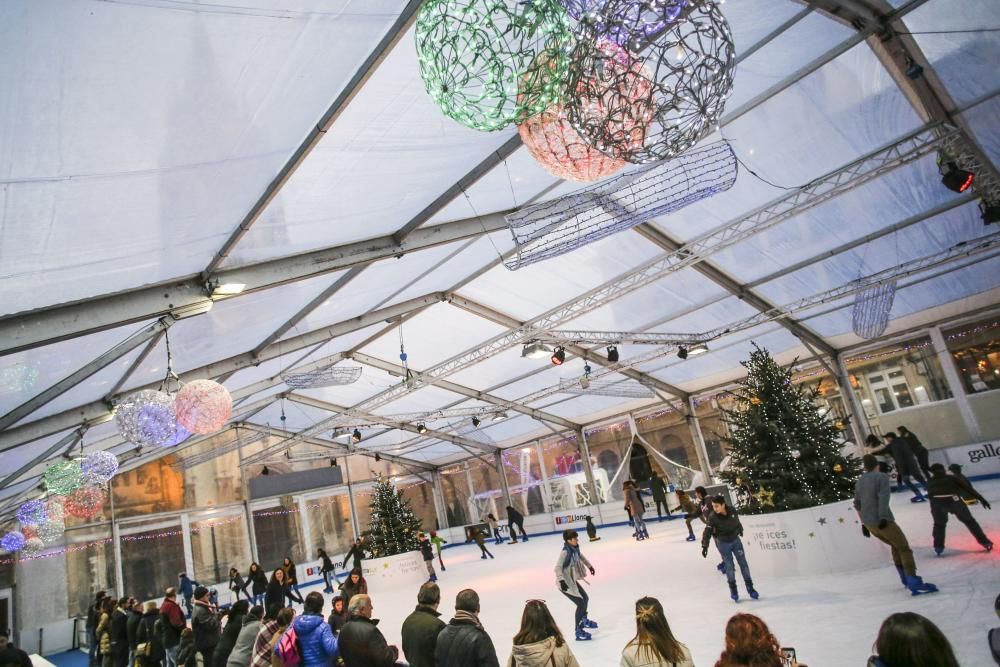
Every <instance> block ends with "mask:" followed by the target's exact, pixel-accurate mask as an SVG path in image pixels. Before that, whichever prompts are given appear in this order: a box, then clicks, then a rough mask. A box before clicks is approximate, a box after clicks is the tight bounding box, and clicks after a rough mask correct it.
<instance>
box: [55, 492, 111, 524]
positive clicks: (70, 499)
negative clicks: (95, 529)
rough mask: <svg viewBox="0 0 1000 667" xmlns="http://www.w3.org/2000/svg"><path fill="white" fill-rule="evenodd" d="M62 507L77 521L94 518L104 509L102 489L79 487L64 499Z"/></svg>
mask: <svg viewBox="0 0 1000 667" xmlns="http://www.w3.org/2000/svg"><path fill="white" fill-rule="evenodd" d="M63 507H64V508H65V510H66V513H67V514H69V515H70V516H75V517H76V518H78V519H89V518H91V517H93V516H96V515H98V514H100V513H101V510H102V509H103V508H104V489H102V488H100V487H97V486H81V487H80V488H79V489H77V490H76V491H74V492H73V493H71V494H69V496H67V497H66V500H64V501H63Z"/></svg>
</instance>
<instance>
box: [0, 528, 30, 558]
mask: <svg viewBox="0 0 1000 667" xmlns="http://www.w3.org/2000/svg"><path fill="white" fill-rule="evenodd" d="M24 542H25V539H24V534H23V533H21V532H20V531H17V530H12V531H10V532H9V533H6V534H5V535H4V536H3V537H0V549H3V550H4V551H7V552H9V553H14V552H15V551H20V550H21V549H23V548H24Z"/></svg>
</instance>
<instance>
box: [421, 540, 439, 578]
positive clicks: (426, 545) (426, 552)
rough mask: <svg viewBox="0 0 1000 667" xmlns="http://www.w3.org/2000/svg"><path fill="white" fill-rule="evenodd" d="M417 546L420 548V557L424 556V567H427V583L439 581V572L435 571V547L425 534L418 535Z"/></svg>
mask: <svg viewBox="0 0 1000 667" xmlns="http://www.w3.org/2000/svg"><path fill="white" fill-rule="evenodd" d="M417 545H418V546H419V547H420V555H421V556H423V559H424V565H425V566H427V576H428V579H427V581H437V580H438V577H437V572H435V571H434V545H432V544H431V541H430V539H429V538H428V537H427V536H426V535H424V534H423V533H417Z"/></svg>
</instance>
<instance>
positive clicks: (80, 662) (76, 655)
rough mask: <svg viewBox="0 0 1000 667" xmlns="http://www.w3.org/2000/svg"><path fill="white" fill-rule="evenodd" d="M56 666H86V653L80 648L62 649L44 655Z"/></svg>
mask: <svg viewBox="0 0 1000 667" xmlns="http://www.w3.org/2000/svg"><path fill="white" fill-rule="evenodd" d="M45 659H46V660H48V661H49V662H51V663H52V664H53V665H55V666H56V667H87V663H88V659H87V654H86V653H84V652H83V651H80V650H78V649H77V650H73V651H63V652H62V653H53V654H52V655H47V656H45Z"/></svg>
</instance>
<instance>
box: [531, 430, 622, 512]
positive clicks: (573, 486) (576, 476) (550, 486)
mask: <svg viewBox="0 0 1000 667" xmlns="http://www.w3.org/2000/svg"><path fill="white" fill-rule="evenodd" d="M541 449H542V465H543V466H544V467H545V475H546V477H547V482H546V483H545V484H544V486H543V490H542V496H543V498H544V500H545V503H546V507H547V508H548V509H549V511H552V512H558V511H561V510H566V509H572V508H574V507H583V506H585V505H590V504H595V503H597V502H600V501H601V498H603V497H605V496H604V494H606V492H607V482H606V480H605V481H603V483H602V479H603V478H602V476H601V473H600V472H599V471H597V467H598V466H597V463H598V462H597V458H596V457H595V456H594V455H593V452H591V465H592V466H593V468H594V470H595V482H597V484H598V487H599V490H598V494H599V495H600V497H601V498H598V499H592V498H590V497H589V495H590V492H589V490H588V488H587V475H586V473H585V472H584V470H583V462H582V461H581V460H580V449H579V446H578V444H577V440H576V436H575V435H573V436H569V437H564V438H558V439H550V440H547V441H545V442H543V443H542V447H541Z"/></svg>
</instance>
